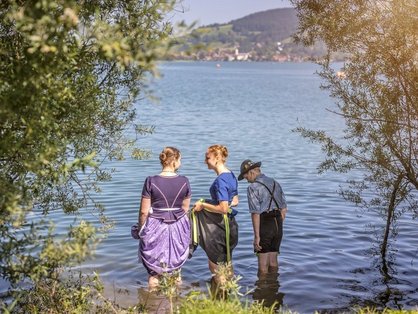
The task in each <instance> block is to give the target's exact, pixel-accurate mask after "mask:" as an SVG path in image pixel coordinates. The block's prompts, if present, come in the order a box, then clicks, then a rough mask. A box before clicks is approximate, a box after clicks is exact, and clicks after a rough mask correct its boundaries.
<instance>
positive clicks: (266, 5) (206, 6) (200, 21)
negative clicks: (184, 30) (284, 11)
mask: <svg viewBox="0 0 418 314" xmlns="http://www.w3.org/2000/svg"><path fill="white" fill-rule="evenodd" d="M179 2H180V3H179V4H177V6H176V11H175V13H173V17H172V21H173V22H178V21H181V20H184V21H185V22H186V23H187V24H191V23H192V22H194V21H197V25H198V26H203V25H209V24H214V23H220V24H222V23H227V22H230V21H232V20H235V19H238V18H241V17H244V16H246V15H249V14H251V13H255V12H260V11H266V10H270V9H277V8H290V7H292V4H291V3H290V1H289V0H181V1H179Z"/></svg>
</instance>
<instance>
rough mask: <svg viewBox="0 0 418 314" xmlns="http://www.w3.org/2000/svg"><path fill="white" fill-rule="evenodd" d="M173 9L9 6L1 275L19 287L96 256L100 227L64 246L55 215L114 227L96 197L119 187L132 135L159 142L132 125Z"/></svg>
mask: <svg viewBox="0 0 418 314" xmlns="http://www.w3.org/2000/svg"><path fill="white" fill-rule="evenodd" d="M173 5H174V3H173V2H171V1H165V0H164V1H163V0H156V1H138V0H125V1H112V0H106V1H75V0H55V1H53V0H42V1H17V0H16V1H2V3H1V5H0V37H1V41H0V274H1V276H2V277H3V278H5V279H6V280H8V281H9V282H10V283H11V284H12V285H13V287H16V285H17V284H19V283H21V282H22V281H25V282H28V281H29V283H31V284H34V285H36V284H37V283H39V282H40V281H42V280H45V279H53V280H58V277H57V276H58V275H57V274H58V273H57V270H58V269H60V268H62V267H66V266H71V265H73V264H74V263H76V262H79V261H81V260H83V259H84V258H85V257H86V256H87V255H88V254H89V252H91V250H92V247H93V246H94V243H95V239H96V237H95V228H94V227H93V225H92V224H90V223H87V222H86V221H84V220H83V219H80V218H78V219H76V220H75V222H74V225H73V226H69V230H68V235H67V237H66V238H65V239H62V240H58V238H57V237H56V235H55V233H54V231H53V229H52V227H51V224H50V222H49V219H48V214H49V213H50V212H51V211H57V210H60V211H63V212H64V213H66V214H72V213H73V214H74V213H79V211H80V209H84V208H86V207H87V205H88V204H90V205H93V206H92V207H93V208H94V209H93V210H92V211H93V212H95V213H96V214H98V217H99V218H100V220H101V222H106V218H105V216H104V212H103V211H104V208H103V206H102V205H101V204H99V203H97V202H96V201H95V200H94V198H92V196H91V193H92V192H96V191H97V190H98V189H99V187H98V183H99V182H101V181H103V180H108V179H109V178H110V173H109V171H107V170H106V169H104V168H103V166H102V162H103V161H104V160H106V159H114V158H123V156H124V153H123V152H124V148H127V147H128V146H126V145H128V144H134V143H135V138H126V136H125V134H126V129H127V128H129V127H133V128H134V129H135V131H136V132H137V133H142V132H149V131H150V129H149V128H147V127H141V126H135V125H134V123H135V111H134V107H133V103H134V101H135V100H136V99H137V97H138V95H139V93H140V92H141V91H143V87H144V85H145V82H146V77H147V76H149V75H150V74H155V73H156V71H155V69H156V68H155V61H156V60H158V58H160V56H162V55H163V54H164V53H165V52H166V50H167V48H168V47H169V44H168V41H167V39H168V36H169V34H170V32H171V26H170V24H169V23H167V22H165V19H164V18H165V14H166V13H167V12H169V11H170V10H171V9H172V8H173ZM131 149H132V151H133V153H134V155H135V156H137V157H141V156H143V153H144V152H142V151H141V150H139V149H137V148H132V147H131ZM29 214H30V215H29ZM33 217H35V218H33ZM46 227H48V228H49V231H45V230H46Z"/></svg>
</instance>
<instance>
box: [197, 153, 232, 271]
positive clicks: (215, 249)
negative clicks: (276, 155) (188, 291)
mask: <svg viewBox="0 0 418 314" xmlns="http://www.w3.org/2000/svg"><path fill="white" fill-rule="evenodd" d="M227 157H228V149H227V148H226V147H225V146H223V145H212V146H210V147H209V148H208V149H207V151H206V156H205V163H206V164H207V166H208V169H212V170H214V171H215V172H216V174H217V177H216V179H215V180H214V182H213V183H212V185H211V187H210V190H209V191H210V195H211V199H200V200H199V201H197V202H196V203H195V204H194V212H195V215H196V216H197V221H198V231H199V241H198V242H199V245H200V246H201V247H202V248H203V250H204V251H205V252H206V255H207V256H208V263H209V270H210V271H211V273H212V274H213V275H215V274H216V269H217V266H218V265H219V264H221V263H227V262H232V250H233V249H234V248H235V246H236V245H237V243H238V225H237V222H236V221H235V218H234V216H235V214H236V213H237V211H236V210H233V209H231V207H234V206H237V205H238V181H237V179H236V177H235V175H234V173H233V172H232V171H231V170H229V169H228V168H227V167H226V165H225V162H226V159H227Z"/></svg>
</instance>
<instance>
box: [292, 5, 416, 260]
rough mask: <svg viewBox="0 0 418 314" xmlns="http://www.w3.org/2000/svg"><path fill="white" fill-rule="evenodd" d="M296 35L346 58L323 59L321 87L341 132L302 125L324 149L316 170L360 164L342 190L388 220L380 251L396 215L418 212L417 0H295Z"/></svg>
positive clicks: (344, 169)
mask: <svg viewBox="0 0 418 314" xmlns="http://www.w3.org/2000/svg"><path fill="white" fill-rule="evenodd" d="M292 2H293V3H294V4H295V6H296V9H297V11H298V16H299V19H300V25H299V29H298V33H297V36H296V39H297V40H298V41H301V42H303V43H304V44H306V45H309V44H312V43H313V42H315V41H317V40H321V41H323V42H324V43H325V44H326V46H327V48H328V50H329V53H332V52H335V51H337V50H341V51H343V52H346V53H349V54H350V58H349V59H348V60H347V62H346V63H345V64H344V67H343V68H342V69H341V71H340V72H337V71H336V70H334V68H333V64H331V63H330V62H329V59H328V60H326V61H324V62H323V63H322V71H321V73H320V75H321V77H322V78H323V79H324V81H325V83H324V86H323V87H324V88H326V89H328V90H329V91H330V93H331V96H332V97H334V98H335V99H336V100H337V106H338V110H337V112H336V113H337V114H339V115H341V116H342V117H343V118H344V120H345V125H346V128H345V133H344V138H341V139H339V138H336V137H335V136H334V137H333V136H332V135H329V134H326V133H325V132H323V131H312V130H306V129H304V128H300V129H299V131H300V132H301V134H302V135H303V136H305V137H307V138H309V139H311V140H313V141H316V142H319V143H321V144H322V147H323V150H324V151H325V152H326V154H327V158H326V160H325V161H324V162H323V163H322V164H321V166H320V170H321V171H326V170H333V171H338V172H341V173H346V172H348V171H352V170H360V171H361V173H362V174H363V175H362V178H361V179H359V180H352V181H349V186H348V188H347V189H343V190H341V194H342V195H343V196H344V197H345V198H346V199H348V200H350V201H353V202H354V203H356V204H357V205H359V206H362V207H364V208H366V209H369V210H373V211H376V212H378V213H379V215H381V216H382V217H384V219H385V220H386V225H385V231H384V233H383V240H382V241H381V243H382V244H381V255H382V257H383V259H384V258H385V256H386V252H387V245H388V239H389V235H390V234H391V233H394V223H395V222H396V221H397V220H398V219H399V217H400V216H401V215H402V214H403V213H405V212H411V213H413V214H414V215H415V217H416V215H417V214H418V203H417V201H418V199H417V195H418V194H417V190H418V175H417V171H418V159H417V156H418V86H417V82H418V71H417V66H418V54H417V51H418V20H417V16H418V4H417V2H416V1H415V0H396V1H394V0H379V1H378V0H373V1H368V0H367V1H366V0H350V1H337V0H324V1H317V0H301V1H299V0H294V1H292Z"/></svg>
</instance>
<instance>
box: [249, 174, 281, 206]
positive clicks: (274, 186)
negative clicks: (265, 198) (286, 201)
mask: <svg viewBox="0 0 418 314" xmlns="http://www.w3.org/2000/svg"><path fill="white" fill-rule="evenodd" d="M254 182H257V183H259V184H261V185H264V187H265V188H266V189H267V191H269V193H270V197H271V198H270V203H269V208H268V209H267V212H269V211H270V207H271V202H272V201H273V200H274V203H275V204H276V206H277V209H279V210H280V206H279V204H278V203H277V201H276V198H275V197H274V194H273V193H274V189H275V188H276V181H273V192H272V191H270V189H269V187H268V186H267V185H265V184H264V183H263V182H260V181H257V180H255V181H254Z"/></svg>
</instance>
